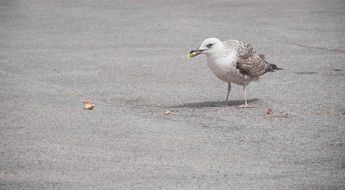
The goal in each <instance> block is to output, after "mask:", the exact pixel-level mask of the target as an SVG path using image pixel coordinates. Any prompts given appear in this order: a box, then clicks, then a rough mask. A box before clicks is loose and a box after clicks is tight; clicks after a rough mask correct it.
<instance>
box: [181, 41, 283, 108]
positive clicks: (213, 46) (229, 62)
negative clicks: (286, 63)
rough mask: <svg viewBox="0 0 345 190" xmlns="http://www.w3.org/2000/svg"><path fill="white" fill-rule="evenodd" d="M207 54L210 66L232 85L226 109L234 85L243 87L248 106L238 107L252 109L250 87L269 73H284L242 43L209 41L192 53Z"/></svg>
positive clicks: (245, 101)
mask: <svg viewBox="0 0 345 190" xmlns="http://www.w3.org/2000/svg"><path fill="white" fill-rule="evenodd" d="M200 54H204V55H206V58H207V66H208V68H209V69H211V71H212V72H213V73H214V74H215V75H216V76H217V77H218V78H220V79H221V80H223V81H225V82H227V83H228V92H227V94H226V99H225V106H228V104H229V103H228V100H229V94H230V91H231V83H235V84H237V85H241V86H243V94H244V104H243V105H240V106H238V107H240V108H251V107H252V106H250V105H248V103H247V94H246V86H247V85H248V84H249V83H250V82H252V81H256V80H258V79H259V76H261V75H263V74H265V73H266V72H273V71H274V70H281V68H278V67H277V66H276V65H274V64H271V63H268V62H266V60H265V56H264V55H262V54H258V53H256V51H255V50H254V49H253V47H252V46H251V45H250V44H247V43H244V42H241V41H238V40H226V41H223V42H222V41H220V40H219V39H217V38H208V39H206V40H205V41H204V42H202V44H201V46H200V48H199V49H197V50H192V51H191V52H190V53H189V55H188V56H189V57H195V56H197V55H200Z"/></svg>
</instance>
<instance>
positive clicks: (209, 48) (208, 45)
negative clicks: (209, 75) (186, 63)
mask: <svg viewBox="0 0 345 190" xmlns="http://www.w3.org/2000/svg"><path fill="white" fill-rule="evenodd" d="M222 49H224V44H223V43H222V42H221V41H220V40H219V39H217V38H207V39H206V40H204V41H203V42H202V44H201V46H200V47H199V49H196V50H192V51H191V52H190V53H189V54H188V56H189V57H190V58H192V57H195V56H197V55H200V54H205V55H206V56H210V55H214V54H217V53H219V52H221V50H222Z"/></svg>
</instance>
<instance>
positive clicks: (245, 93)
mask: <svg viewBox="0 0 345 190" xmlns="http://www.w3.org/2000/svg"><path fill="white" fill-rule="evenodd" d="M243 94H244V104H242V105H239V106H237V107H238V108H252V107H253V106H250V105H248V103H247V92H246V86H243Z"/></svg>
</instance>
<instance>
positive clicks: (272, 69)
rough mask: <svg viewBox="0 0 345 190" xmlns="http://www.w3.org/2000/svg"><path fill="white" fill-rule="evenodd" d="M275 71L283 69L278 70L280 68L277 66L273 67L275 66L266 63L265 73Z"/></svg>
mask: <svg viewBox="0 0 345 190" xmlns="http://www.w3.org/2000/svg"><path fill="white" fill-rule="evenodd" d="M275 70H283V69H282V68H280V67H278V66H277V65H275V64H272V63H267V68H266V71H268V72H274V71H275Z"/></svg>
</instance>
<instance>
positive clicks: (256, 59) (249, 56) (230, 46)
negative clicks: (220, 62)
mask: <svg viewBox="0 0 345 190" xmlns="http://www.w3.org/2000/svg"><path fill="white" fill-rule="evenodd" d="M223 43H224V46H225V49H226V50H227V51H231V50H232V51H236V53H237V56H238V59H237V62H236V68H237V69H238V70H239V71H240V73H242V74H245V75H248V76H250V77H252V78H258V77H259V76H260V75H263V74H264V73H266V72H267V71H270V70H271V69H270V65H269V63H267V62H266V61H265V56H264V55H262V54H258V53H256V52H255V50H254V48H253V47H252V46H251V45H250V44H248V43H245V42H241V41H238V40H227V41H224V42H223Z"/></svg>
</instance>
